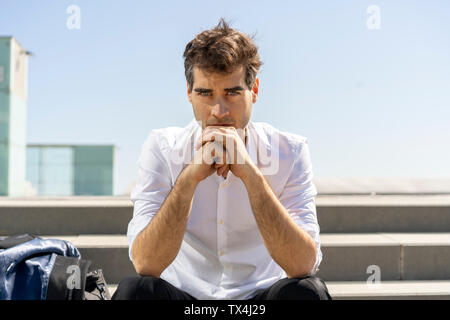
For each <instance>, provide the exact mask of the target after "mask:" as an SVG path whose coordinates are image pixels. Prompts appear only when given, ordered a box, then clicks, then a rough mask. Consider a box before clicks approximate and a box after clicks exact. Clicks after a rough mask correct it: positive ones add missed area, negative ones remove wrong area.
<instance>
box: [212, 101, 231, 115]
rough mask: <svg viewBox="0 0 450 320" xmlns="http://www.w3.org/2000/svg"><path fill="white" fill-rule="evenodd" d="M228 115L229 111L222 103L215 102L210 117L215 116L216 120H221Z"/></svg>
mask: <svg viewBox="0 0 450 320" xmlns="http://www.w3.org/2000/svg"><path fill="white" fill-rule="evenodd" d="M229 114H230V113H229V109H228V107H227V106H226V104H225V103H223V102H221V101H220V102H217V103H216V104H215V105H214V106H213V107H212V115H213V116H215V117H216V118H219V119H220V118H223V117H226V116H228V115H229Z"/></svg>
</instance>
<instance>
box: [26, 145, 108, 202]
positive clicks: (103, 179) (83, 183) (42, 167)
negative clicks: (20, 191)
mask: <svg viewBox="0 0 450 320" xmlns="http://www.w3.org/2000/svg"><path fill="white" fill-rule="evenodd" d="M114 158H115V147H114V146H77V145H72V146H50V145H48V146H45V145H29V146H28V147H27V180H28V182H29V183H30V184H31V188H32V190H33V192H34V194H35V195H40V196H71V195H113V188H114V162H115V161H114Z"/></svg>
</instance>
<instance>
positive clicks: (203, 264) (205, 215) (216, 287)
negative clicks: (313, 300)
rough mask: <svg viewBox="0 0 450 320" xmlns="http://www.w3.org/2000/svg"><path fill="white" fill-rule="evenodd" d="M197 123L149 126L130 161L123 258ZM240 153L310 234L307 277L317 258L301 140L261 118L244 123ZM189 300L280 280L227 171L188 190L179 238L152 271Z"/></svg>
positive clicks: (195, 134) (236, 295) (311, 189)
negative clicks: (171, 255)
mask: <svg viewBox="0 0 450 320" xmlns="http://www.w3.org/2000/svg"><path fill="white" fill-rule="evenodd" d="M201 132H202V128H201V126H200V125H199V123H198V122H197V121H196V120H195V119H193V120H192V121H191V122H190V123H189V124H188V125H187V126H186V127H184V128H179V127H167V128H161V129H154V130H151V132H150V134H149V136H148V137H147V140H146V141H145V142H144V144H143V147H142V151H141V154H140V157H139V160H138V165H139V169H138V177H137V181H136V185H135V187H134V189H133V190H132V192H131V201H132V202H133V203H134V212H133V218H132V219H131V221H130V223H129V225H128V231H127V236H128V242H129V255H130V259H131V260H132V255H131V247H132V245H133V241H134V239H135V238H136V236H137V235H138V233H139V232H140V231H141V230H143V229H144V228H145V227H146V226H147V224H148V223H149V222H150V220H151V219H152V218H153V216H154V215H155V214H156V213H157V212H158V210H159V209H160V207H161V205H162V204H163V202H164V200H165V198H166V197H167V195H168V194H169V192H170V190H171V188H172V187H173V186H174V183H175V182H176V180H177V177H178V175H179V174H180V172H181V171H182V169H183V168H184V167H185V166H186V165H187V164H189V163H190V162H191V160H192V159H193V155H194V152H196V151H195V149H194V146H195V143H196V142H197V140H198V138H199V137H200V134H201ZM246 133H247V143H246V147H247V151H248V153H249V155H250V157H251V159H252V161H253V162H254V163H255V164H256V165H257V166H258V167H259V168H260V170H261V172H262V173H263V174H264V176H265V178H266V179H267V181H268V182H269V183H270V185H271V187H272V189H273V190H274V192H275V194H276V196H277V197H278V199H279V201H280V203H281V204H282V205H283V206H284V207H285V208H286V210H287V211H288V212H289V214H290V216H291V217H292V219H293V220H294V221H295V222H296V223H297V224H298V225H299V226H300V227H301V228H302V229H303V230H305V231H306V232H307V233H308V234H309V235H311V237H312V239H314V241H315V244H316V247H317V257H316V263H315V265H314V267H313V269H312V270H311V272H310V274H312V275H314V274H315V273H316V272H317V270H318V266H319V264H320V262H321V260H322V252H321V250H320V238H319V232H320V229H319V224H318V222H317V214H316V206H315V199H314V197H315V196H316V195H317V190H316V187H315V185H314V184H313V181H312V178H313V173H312V164H311V160H310V155H309V148H308V143H307V138H305V137H303V136H300V135H296V134H293V133H288V132H282V131H279V130H277V129H275V128H274V127H273V126H271V125H270V124H268V123H265V122H252V121H249V123H248V124H247V131H246ZM160 277H161V278H162V279H164V280H166V281H168V282H169V283H171V284H172V285H174V286H175V287H177V288H179V289H181V290H184V291H185V292H187V293H189V294H190V295H192V296H193V297H195V298H197V299H249V298H251V297H253V296H254V295H255V294H256V291H257V290H258V289H262V288H268V287H269V286H271V285H272V284H274V283H275V282H276V281H278V280H280V279H282V278H285V277H287V275H286V273H285V271H284V270H283V269H282V268H281V267H280V266H279V265H278V264H277V263H276V262H275V261H274V260H273V259H272V257H271V256H270V254H269V252H268V251H267V248H266V247H265V245H264V241H263V238H262V236H261V233H260V231H259V229H258V226H257V224H256V220H255V217H254V215H253V211H252V207H251V204H250V200H249V197H248V193H247V189H246V187H245V185H244V183H243V182H242V180H241V179H239V178H238V177H236V176H234V175H233V174H232V172H231V171H229V172H228V176H227V179H224V178H223V177H222V176H220V177H219V176H217V173H216V172H215V173H213V174H212V175H211V176H209V177H208V178H206V179H205V180H203V181H201V182H200V183H199V184H198V185H197V188H196V190H195V193H194V199H193V204H192V209H191V213H190V217H189V220H188V223H187V226H186V231H185V234H184V238H183V241H182V244H181V247H180V250H179V252H178V255H177V256H176V258H175V260H174V261H173V262H172V263H171V264H170V265H169V266H168V267H167V268H166V269H165V270H164V271H163V273H162V274H161V276H160Z"/></svg>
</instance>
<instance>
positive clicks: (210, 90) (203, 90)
mask: <svg viewBox="0 0 450 320" xmlns="http://www.w3.org/2000/svg"><path fill="white" fill-rule="evenodd" d="M223 90H224V91H227V92H228V91H241V90H244V88H242V87H241V86H235V87H233V88H225V89H223ZM194 91H195V92H213V90H212V89H206V88H195V89H194Z"/></svg>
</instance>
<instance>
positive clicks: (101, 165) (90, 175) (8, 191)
mask: <svg viewBox="0 0 450 320" xmlns="http://www.w3.org/2000/svg"><path fill="white" fill-rule="evenodd" d="M28 55H29V52H28V51H26V50H25V49H24V48H23V47H22V46H21V45H20V44H19V43H18V42H17V40H16V39H14V38H13V37H0V196H26V195H45V196H59V195H61V196H70V195H113V193H114V183H115V181H114V177H115V158H116V155H115V150H116V149H115V146H113V145H37V144H33V145H28V146H27V143H26V126H27V124H26V111H27V77H28V68H27V62H28ZM27 180H28V181H27Z"/></svg>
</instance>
